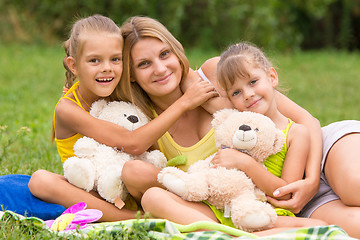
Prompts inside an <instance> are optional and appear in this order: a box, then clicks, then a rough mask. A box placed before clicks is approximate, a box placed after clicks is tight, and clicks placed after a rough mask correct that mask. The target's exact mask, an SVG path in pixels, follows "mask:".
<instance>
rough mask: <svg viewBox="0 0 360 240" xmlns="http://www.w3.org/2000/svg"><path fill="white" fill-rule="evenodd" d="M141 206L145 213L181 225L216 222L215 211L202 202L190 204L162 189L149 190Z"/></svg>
mask: <svg viewBox="0 0 360 240" xmlns="http://www.w3.org/2000/svg"><path fill="white" fill-rule="evenodd" d="M141 205H142V207H143V209H144V211H145V212H149V213H150V214H151V215H152V216H154V217H156V218H166V219H168V220H170V221H173V222H176V223H179V224H190V223H194V222H197V221H209V222H216V223H218V220H217V218H216V216H215V214H214V213H213V211H212V210H211V209H210V208H209V207H208V206H206V205H205V204H204V203H201V202H188V201H185V200H183V199H182V198H180V197H179V196H177V195H175V194H173V193H171V192H169V191H166V190H164V189H162V188H158V187H153V188H150V189H148V190H147V191H146V192H145V193H144V195H143V197H142V199H141Z"/></svg>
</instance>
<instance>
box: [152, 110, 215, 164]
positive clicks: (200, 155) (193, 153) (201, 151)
mask: <svg viewBox="0 0 360 240" xmlns="http://www.w3.org/2000/svg"><path fill="white" fill-rule="evenodd" d="M153 112H154V114H155V116H156V117H157V114H156V112H155V111H154V110H153ZM157 143H158V145H159V148H160V151H161V152H162V153H164V155H165V157H166V158H167V159H168V160H170V159H172V158H174V157H177V156H180V155H185V156H186V158H187V161H186V164H185V165H178V166H176V167H178V168H180V169H181V170H183V171H187V169H188V168H189V166H190V165H191V164H193V163H194V162H196V161H198V160H202V159H205V158H207V157H208V156H210V155H211V154H214V153H216V152H217V151H218V149H217V147H216V144H215V131H214V129H213V128H211V130H210V131H209V132H208V133H207V134H206V135H205V136H204V137H203V138H202V139H201V140H200V141H199V142H197V143H196V144H195V145H193V146H191V147H182V146H180V145H179V144H177V143H176V142H175V141H174V139H173V138H172V137H171V135H170V133H169V132H166V133H165V134H164V135H163V136H162V137H161V138H159V140H158V141H157Z"/></svg>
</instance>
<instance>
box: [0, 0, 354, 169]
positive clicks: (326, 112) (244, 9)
mask: <svg viewBox="0 0 360 240" xmlns="http://www.w3.org/2000/svg"><path fill="white" fill-rule="evenodd" d="M95 13H100V14H103V15H106V16H109V17H110V18H112V19H114V21H115V22H116V23H118V24H121V23H122V22H123V21H124V20H125V19H127V18H128V17H130V16H133V15H148V16H151V17H153V18H156V19H158V20H160V21H161V22H162V23H163V24H164V25H165V26H166V27H168V28H169V30H170V31H171V32H172V33H173V34H174V35H175V36H176V37H177V38H178V39H179V40H180V41H181V42H182V43H183V45H184V47H185V50H186V53H187V56H188V58H189V60H190V63H191V67H193V68H197V67H199V66H200V65H201V64H202V63H203V62H204V61H205V60H206V59H208V58H210V57H213V56H216V55H218V54H219V53H220V52H221V51H222V50H223V49H224V48H225V47H226V46H228V45H230V44H231V43H234V42H237V41H240V40H246V41H252V42H254V43H255V44H257V45H258V46H259V47H261V48H263V49H264V51H265V53H266V54H267V55H268V56H269V57H270V59H271V60H272V62H273V63H274V65H275V66H276V67H277V71H278V74H279V78H280V83H282V84H283V86H284V88H289V89H290V91H289V92H288V96H289V98H291V99H292V100H294V101H295V102H296V103H298V104H299V105H300V106H302V107H304V108H305V109H307V110H308V111H309V112H310V113H311V114H312V115H313V116H314V117H316V118H318V119H319V120H320V122H321V124H322V126H324V125H327V124H329V123H331V122H334V121H340V120H344V119H357V120H360V112H359V105H360V104H359V103H360V94H358V91H359V84H358V79H359V70H358V66H359V65H360V54H359V48H360V43H359V42H360V31H359V28H360V24H359V21H360V0H353V1H351V0H289V1H280V0H263V1H259V0H178V1H168V0H166V1H165V0H157V1H156V0H112V1H110V0H103V1H95V0H86V1H85V0H78V1H74V0H71V1H70V0H62V1H56V0H27V1H23V0H0V21H1V24H0V164H1V165H2V167H1V168H0V175H3V174H9V173H22V174H31V173H33V172H34V171H35V170H37V169H38V168H45V169H48V170H50V171H54V172H57V173H60V174H61V173H62V166H61V163H60V160H59V156H58V154H57V151H56V147H55V145H54V144H51V141H50V132H51V124H52V118H53V110H54V106H55V104H56V102H57V101H58V99H59V97H60V95H61V91H62V86H63V80H64V73H65V71H64V69H63V67H62V59H63V57H64V52H63V50H62V46H61V44H62V42H63V41H64V40H65V39H66V38H67V33H68V31H69V29H70V27H71V25H72V23H73V21H74V20H75V19H76V17H81V16H88V15H92V14H95ZM305 50H306V51H305ZM3 126H7V128H6V129H2V127H3ZM23 126H26V127H28V128H29V129H30V132H28V133H26V132H25V133H21V134H18V130H19V129H21V128H22V127H23ZM10 143H11V144H10Z"/></svg>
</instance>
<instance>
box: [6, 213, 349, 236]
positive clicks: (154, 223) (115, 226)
mask: <svg viewBox="0 0 360 240" xmlns="http://www.w3.org/2000/svg"><path fill="white" fill-rule="evenodd" d="M3 218H13V219H14V220H16V221H19V222H25V223H26V222H28V223H31V224H32V225H34V226H37V227H39V228H42V229H44V230H46V231H51V230H50V229H49V228H47V226H46V224H45V223H44V221H43V220H41V219H39V218H35V217H24V216H21V215H19V214H16V213H13V212H11V211H5V212H1V211H0V220H2V219H3ZM133 229H142V230H145V231H146V232H147V234H148V238H149V239H155V240H215V239H216V240H228V239H239V240H241V239H274V240H275V239H276V240H282V239H284V240H285V239H287V240H288V239H304V240H305V239H309V240H312V239H314V240H315V239H316V240H318V239H329V240H332V239H333V240H352V239H355V238H351V237H349V236H348V235H347V234H346V233H345V231H344V230H342V229H341V228H340V227H338V226H335V225H330V226H319V227H312V228H302V229H294V230H289V231H285V232H281V233H278V234H274V235H270V236H266V237H257V236H255V235H254V234H251V233H247V232H244V231H241V230H238V229H234V228H231V227H227V226H224V225H221V224H216V223H210V222H197V223H193V224H190V225H180V224H176V223H173V222H170V221H167V220H164V219H134V220H126V221H118V222H104V223H95V224H89V226H88V227H87V228H85V229H81V230H74V231H64V232H59V233H58V234H61V235H64V236H66V235H68V234H72V235H79V237H81V238H86V237H87V236H93V235H98V234H100V233H103V232H106V233H114V234H116V233H119V231H132V230H133ZM199 229H212V231H198V230H199ZM230 235H232V236H230Z"/></svg>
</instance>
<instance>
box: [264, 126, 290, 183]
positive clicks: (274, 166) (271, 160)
mask: <svg viewBox="0 0 360 240" xmlns="http://www.w3.org/2000/svg"><path fill="white" fill-rule="evenodd" d="M293 123H294V122H293V121H292V120H291V119H289V123H288V125H287V126H286V128H285V129H284V130H283V133H284V134H285V143H284V146H283V148H282V149H281V151H280V152H278V153H276V154H273V155H271V156H270V157H268V158H267V159H266V160H265V161H264V165H265V167H266V169H267V170H268V171H269V172H271V173H272V174H274V175H275V176H277V177H279V178H280V177H281V172H282V169H283V166H284V161H285V157H286V153H287V146H286V139H287V135H288V133H289V129H290V127H291V125H292V124H293Z"/></svg>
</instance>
